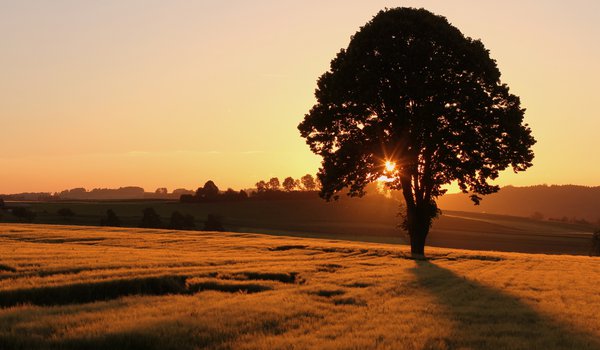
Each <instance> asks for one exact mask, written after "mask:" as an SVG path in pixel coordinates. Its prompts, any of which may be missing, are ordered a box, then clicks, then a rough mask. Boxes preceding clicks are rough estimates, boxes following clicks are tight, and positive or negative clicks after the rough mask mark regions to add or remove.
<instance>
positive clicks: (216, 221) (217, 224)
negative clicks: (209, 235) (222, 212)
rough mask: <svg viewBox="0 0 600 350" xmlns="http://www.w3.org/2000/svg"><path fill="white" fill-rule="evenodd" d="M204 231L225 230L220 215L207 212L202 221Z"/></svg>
mask: <svg viewBox="0 0 600 350" xmlns="http://www.w3.org/2000/svg"><path fill="white" fill-rule="evenodd" d="M203 230H204V231H225V228H224V227H223V223H222V222H221V217H220V216H219V215H215V214H208V217H207V218H206V221H205V222H204V229H203Z"/></svg>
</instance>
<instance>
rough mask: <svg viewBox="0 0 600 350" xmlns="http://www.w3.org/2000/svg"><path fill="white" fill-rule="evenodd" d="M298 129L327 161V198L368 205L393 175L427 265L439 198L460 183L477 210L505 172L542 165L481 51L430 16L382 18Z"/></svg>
mask: <svg viewBox="0 0 600 350" xmlns="http://www.w3.org/2000/svg"><path fill="white" fill-rule="evenodd" d="M315 96H316V98H317V103H316V104H315V105H314V106H313V107H312V109H311V110H310V111H309V112H308V114H306V116H305V118H304V120H303V121H302V122H301V123H300V125H299V126H298V128H299V130H300V133H301V135H302V136H303V137H304V138H306V141H307V143H308V145H309V146H310V148H311V150H312V151H313V152H314V153H316V154H318V155H320V156H321V157H322V158H323V160H322V165H321V168H320V169H319V173H318V178H319V180H320V181H321V192H320V195H321V196H322V197H323V198H325V199H327V200H330V199H332V198H333V199H337V197H338V193H339V192H340V191H342V190H343V189H345V188H347V189H348V195H350V196H362V195H364V188H365V186H366V185H367V184H368V183H370V182H373V181H376V180H377V179H378V178H379V177H380V176H382V175H386V176H387V177H388V178H390V179H392V181H390V182H388V183H387V185H388V186H389V187H390V188H392V189H397V190H401V191H402V195H403V198H404V201H405V204H404V207H405V209H404V213H403V216H404V220H403V226H404V228H405V229H406V230H407V231H408V235H409V237H410V243H411V251H412V253H413V254H416V255H423V253H424V247H425V239H426V237H427V234H428V232H429V228H430V226H431V223H432V220H433V219H434V218H435V217H436V216H437V215H438V213H439V210H438V208H437V205H436V198H437V197H439V196H441V195H443V194H444V193H445V190H444V189H443V188H442V186H443V185H444V184H448V183H451V182H453V181H456V182H457V183H458V186H459V187H460V189H461V190H462V192H464V193H471V199H472V200H473V202H474V203H475V204H478V203H479V201H480V200H481V197H480V195H486V194H490V193H494V192H496V191H498V190H499V187H498V186H495V185H492V184H490V183H489V181H490V180H494V179H496V178H497V177H498V175H499V172H500V171H502V170H504V169H506V168H508V167H512V169H513V170H514V171H515V172H518V171H524V170H525V169H527V168H529V167H530V166H531V165H532V163H531V162H532V160H533V152H532V150H531V146H532V145H533V144H534V143H535V140H534V138H533V136H532V135H531V129H530V128H529V127H528V125H527V124H523V115H524V112H525V110H524V109H523V108H521V106H520V100H519V98H518V97H517V96H515V95H513V94H511V93H509V89H508V86H507V85H506V84H503V83H501V82H500V71H499V70H498V68H497V66H496V62H495V61H494V60H493V59H491V58H490V56H489V52H488V50H487V49H485V47H484V46H483V44H482V43H481V41H479V40H473V39H471V38H468V37H465V36H464V35H463V34H462V33H461V32H460V31H459V30H458V29H457V28H455V27H453V26H452V25H451V24H450V23H448V21H447V20H446V18H444V17H441V16H437V15H434V14H432V13H431V12H428V11H427V10H424V9H412V8H395V9H389V10H384V11H380V12H379V13H378V14H377V15H376V16H375V17H374V18H373V19H372V20H371V21H370V22H368V23H367V24H366V25H365V26H364V27H362V28H361V29H360V30H359V31H358V32H357V33H356V34H355V35H354V37H352V39H351V41H350V44H349V45H348V48H347V49H342V50H341V51H340V52H339V53H338V54H337V56H336V57H335V58H334V59H333V60H332V61H331V67H330V70H329V71H327V72H325V73H324V74H323V75H322V76H321V77H320V78H319V80H318V82H317V89H316V92H315Z"/></svg>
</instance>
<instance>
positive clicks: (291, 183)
mask: <svg viewBox="0 0 600 350" xmlns="http://www.w3.org/2000/svg"><path fill="white" fill-rule="evenodd" d="M318 189H319V185H318V183H317V180H316V179H315V178H314V177H313V176H312V175H310V174H306V175H304V176H302V177H301V178H300V179H294V178H293V177H291V176H288V177H286V178H285V179H284V180H283V183H281V182H279V178H277V177H272V178H271V179H269V181H264V180H260V181H258V182H257V183H256V192H257V193H258V194H260V193H264V192H269V191H285V192H293V191H316V190H318Z"/></svg>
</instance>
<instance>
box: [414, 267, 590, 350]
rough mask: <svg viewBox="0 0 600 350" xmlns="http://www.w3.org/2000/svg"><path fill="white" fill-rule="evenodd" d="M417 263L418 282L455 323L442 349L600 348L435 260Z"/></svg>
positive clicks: (521, 304)
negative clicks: (437, 263) (436, 262)
mask: <svg viewBox="0 0 600 350" xmlns="http://www.w3.org/2000/svg"><path fill="white" fill-rule="evenodd" d="M416 263H417V266H416V267H415V268H413V269H412V272H413V273H414V275H415V276H416V277H417V283H418V284H419V285H420V286H421V287H423V288H424V289H425V290H426V291H427V292H429V293H431V294H432V295H434V296H435V297H436V298H437V299H438V300H439V302H440V304H441V305H442V306H443V307H444V308H445V311H442V314H445V313H447V315H445V316H446V318H447V319H449V320H451V321H452V322H453V323H454V327H455V328H454V329H453V330H452V333H451V336H450V337H449V339H443V340H442V341H441V344H443V345H442V346H439V347H440V348H449V349H511V350H512V349H527V350H529V349H600V342H599V340H598V339H597V338H595V337H594V336H592V335H590V334H587V333H584V332H581V331H578V330H576V329H572V328H571V327H569V326H568V325H566V324H561V323H560V322H557V321H554V320H552V319H551V318H549V316H545V315H541V314H539V313H538V312H536V311H535V310H533V309H532V308H531V307H529V306H527V305H525V304H524V303H522V302H520V301H519V300H518V299H517V298H515V297H513V296H510V295H509V294H506V293H503V292H502V291H500V290H497V289H494V288H491V287H488V286H485V285H482V284H480V283H477V282H475V281H471V280H467V279H465V278H464V277H461V276H459V275H456V274H455V273H453V272H452V271H449V270H447V269H444V268H442V267H440V266H438V265H436V264H433V263H431V262H429V261H419V260H417V261H416ZM426 348H427V346H426ZM434 348H437V347H435V346H434Z"/></svg>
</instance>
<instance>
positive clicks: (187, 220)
mask: <svg viewBox="0 0 600 350" xmlns="http://www.w3.org/2000/svg"><path fill="white" fill-rule="evenodd" d="M195 226H196V224H195V223H194V217H193V216H192V215H190V214H186V215H183V214H181V213H180V212H178V211H174V212H173V213H172V214H171V220H170V222H169V228H172V229H174V230H192V229H194V227H195Z"/></svg>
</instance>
